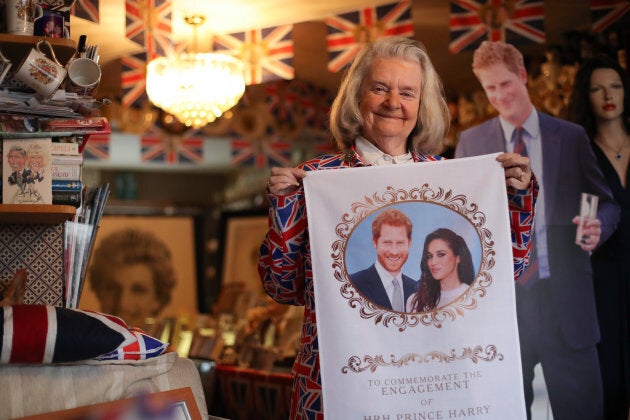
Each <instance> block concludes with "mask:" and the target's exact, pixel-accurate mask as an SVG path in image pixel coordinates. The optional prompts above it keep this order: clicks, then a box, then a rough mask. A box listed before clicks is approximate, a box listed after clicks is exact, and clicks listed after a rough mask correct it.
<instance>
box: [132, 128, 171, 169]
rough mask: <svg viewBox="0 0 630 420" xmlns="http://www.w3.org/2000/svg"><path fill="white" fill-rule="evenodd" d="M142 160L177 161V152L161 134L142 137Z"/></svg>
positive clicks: (154, 161)
mask: <svg viewBox="0 0 630 420" xmlns="http://www.w3.org/2000/svg"><path fill="white" fill-rule="evenodd" d="M140 160H141V161H142V162H151V163H175V162H176V160H177V159H176V158H175V153H174V152H173V150H171V148H170V147H169V145H168V144H167V142H166V141H165V139H163V138H162V136H160V135H159V134H157V133H156V134H146V135H144V136H142V137H140Z"/></svg>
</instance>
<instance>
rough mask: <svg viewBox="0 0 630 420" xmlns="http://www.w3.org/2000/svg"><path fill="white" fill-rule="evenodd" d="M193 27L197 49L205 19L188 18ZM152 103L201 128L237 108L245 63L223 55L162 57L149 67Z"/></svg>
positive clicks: (200, 17)
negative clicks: (201, 26) (197, 39)
mask: <svg viewBox="0 0 630 420" xmlns="http://www.w3.org/2000/svg"><path fill="white" fill-rule="evenodd" d="M184 20H185V21H186V23H187V24H189V25H193V34H194V37H195V39H194V45H195V49H196V43H197V42H196V37H197V26H199V25H201V24H203V22H204V21H205V18H204V17H203V16H200V15H190V16H186V17H185V18H184ZM146 89H147V95H148V96H149V100H150V101H151V102H152V103H153V104H154V105H156V106H157V107H159V108H162V109H163V110H164V111H166V112H168V113H170V114H172V115H174V116H175V118H177V119H178V120H179V121H181V122H182V123H184V124H186V125H187V126H189V127H193V128H200V127H203V126H205V125H206V124H209V123H211V122H213V121H214V120H216V119H217V118H219V117H220V116H221V114H223V113H224V112H225V111H227V110H228V109H230V108H232V107H233V106H234V105H236V104H237V103H238V101H239V99H240V98H241V96H243V93H244V92H245V81H244V79H243V62H242V61H240V60H238V59H237V58H235V57H233V56H231V55H227V54H219V53H198V52H193V53H181V54H178V55H173V56H171V57H158V58H156V59H153V60H151V61H150V62H149V64H148V65H147V76H146Z"/></svg>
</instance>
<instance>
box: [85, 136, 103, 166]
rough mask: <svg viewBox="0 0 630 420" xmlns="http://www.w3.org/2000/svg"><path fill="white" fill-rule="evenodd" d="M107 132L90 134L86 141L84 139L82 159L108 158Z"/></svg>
mask: <svg viewBox="0 0 630 420" xmlns="http://www.w3.org/2000/svg"><path fill="white" fill-rule="evenodd" d="M109 139H110V135H109V134H92V135H90V137H89V138H88V139H86V141H87V143H86V142H85V141H84V143H83V144H82V146H83V159H85V160H100V161H103V160H109V143H110V141H109Z"/></svg>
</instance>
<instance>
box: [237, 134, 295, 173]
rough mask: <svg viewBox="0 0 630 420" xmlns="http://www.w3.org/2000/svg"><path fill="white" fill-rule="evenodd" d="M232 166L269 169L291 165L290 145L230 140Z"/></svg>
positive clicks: (279, 142) (264, 141) (278, 142)
mask: <svg viewBox="0 0 630 420" xmlns="http://www.w3.org/2000/svg"><path fill="white" fill-rule="evenodd" d="M231 147H232V161H231V164H232V166H254V167H257V168H270V167H272V166H289V165H290V164H291V144H290V143H288V142H285V141H281V140H276V141H267V140H251V141H250V140H247V139H239V138H237V139H232V141H231Z"/></svg>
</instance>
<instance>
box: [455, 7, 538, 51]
mask: <svg viewBox="0 0 630 420" xmlns="http://www.w3.org/2000/svg"><path fill="white" fill-rule="evenodd" d="M544 17H545V12H544V7H543V1H542V0H519V1H505V0H488V1H487V2H480V1H473V0H452V1H451V18H450V27H451V42H450V44H449V51H450V52H451V53H453V54H455V53H458V52H460V51H462V50H473V49H475V48H477V47H478V46H479V45H480V44H481V43H482V42H483V41H484V40H490V41H504V42H508V43H510V44H525V43H543V42H545V30H544Z"/></svg>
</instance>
